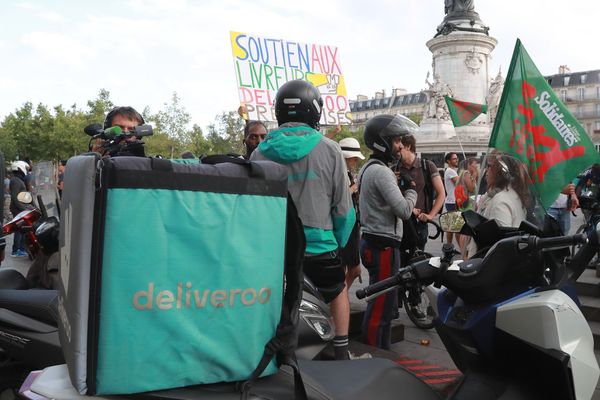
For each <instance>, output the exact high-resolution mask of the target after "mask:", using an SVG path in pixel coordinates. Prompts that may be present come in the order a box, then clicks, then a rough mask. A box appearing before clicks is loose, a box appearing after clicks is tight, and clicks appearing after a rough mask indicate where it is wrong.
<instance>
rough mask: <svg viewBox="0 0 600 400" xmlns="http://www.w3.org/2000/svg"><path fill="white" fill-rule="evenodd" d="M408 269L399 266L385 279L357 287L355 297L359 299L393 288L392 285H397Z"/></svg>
mask: <svg viewBox="0 0 600 400" xmlns="http://www.w3.org/2000/svg"><path fill="white" fill-rule="evenodd" d="M408 270H410V267H406V268H401V269H400V270H399V271H398V272H397V273H396V274H395V275H393V276H390V277H389V278H387V279H384V280H381V281H379V282H377V283H374V284H372V285H369V286H367V287H365V288H362V289H358V290H357V291H356V297H358V298H359V299H364V298H365V297H369V296H373V295H375V294H377V293H380V292H383V291H385V290H387V289H390V288H393V287H394V286H398V284H399V283H400V282H401V277H402V275H404V274H405V273H406V272H407V271H408Z"/></svg>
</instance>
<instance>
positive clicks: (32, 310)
mask: <svg viewBox="0 0 600 400" xmlns="http://www.w3.org/2000/svg"><path fill="white" fill-rule="evenodd" d="M57 305H58V293H57V291H56V290H40V289H30V290H8V289H7V290H0V308H4V309H7V310H10V311H13V312H16V313H18V314H21V315H25V316H27V317H30V318H33V319H35V320H37V321H40V322H44V323H47V324H50V325H52V326H57V322H56V321H57V318H58V308H57Z"/></svg>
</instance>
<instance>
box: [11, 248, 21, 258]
mask: <svg viewBox="0 0 600 400" xmlns="http://www.w3.org/2000/svg"><path fill="white" fill-rule="evenodd" d="M17 254H19V251H18V250H17V251H13V252H12V253H10V256H11V257H19V256H18V255H17Z"/></svg>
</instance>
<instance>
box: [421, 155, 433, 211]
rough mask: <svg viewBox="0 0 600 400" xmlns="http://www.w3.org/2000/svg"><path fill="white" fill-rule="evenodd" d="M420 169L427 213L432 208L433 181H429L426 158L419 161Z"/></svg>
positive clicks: (429, 175) (429, 171)
mask: <svg viewBox="0 0 600 400" xmlns="http://www.w3.org/2000/svg"><path fill="white" fill-rule="evenodd" d="M421 169H422V170H423V178H424V179H423V181H424V182H425V207H426V208H427V210H426V211H427V212H430V211H431V209H432V208H433V203H434V200H433V180H432V179H431V170H430V169H429V162H428V160H427V159H426V158H422V159H421Z"/></svg>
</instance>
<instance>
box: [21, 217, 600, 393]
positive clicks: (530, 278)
mask: <svg viewBox="0 0 600 400" xmlns="http://www.w3.org/2000/svg"><path fill="white" fill-rule="evenodd" d="M492 222H493V221H492ZM531 230H533V228H531V227H528V226H525V227H523V229H519V230H515V231H514V232H513V234H512V235H511V236H509V237H506V238H504V239H501V240H499V241H498V242H497V243H496V244H495V245H493V246H492V247H491V248H490V249H489V250H487V252H486V254H485V255H484V257H483V258H473V259H470V260H468V261H453V260H452V258H453V256H454V252H453V251H449V250H450V249H447V250H448V251H447V252H446V253H445V254H444V256H443V257H432V258H430V259H428V260H422V261H418V262H416V263H414V264H411V265H409V266H407V267H405V268H402V269H401V270H400V271H399V272H398V273H397V274H396V275H395V276H393V277H391V278H389V279H387V280H384V281H381V282H378V283H377V284H375V285H372V286H369V287H367V288H364V289H363V290H359V291H358V292H357V295H358V296H359V297H365V296H375V295H377V294H380V293H381V292H383V291H386V290H388V289H390V288H393V287H397V286H403V285H405V284H406V283H408V282H412V281H415V280H418V281H420V282H422V283H423V284H426V283H439V284H443V285H444V286H446V289H443V290H442V291H441V292H440V294H439V296H438V308H439V312H440V316H439V319H437V320H436V329H437V331H438V332H439V334H440V337H441V338H442V340H443V341H444V344H445V345H446V347H447V349H448V351H449V352H450V355H451V356H452V358H453V360H454V362H455V364H456V365H457V366H458V367H459V368H460V369H461V371H462V372H463V373H464V377H463V379H462V381H461V382H460V384H459V385H458V387H457V389H456V391H455V392H454V393H452V394H451V396H450V398H452V399H479V400H480V399H484V400H485V399H549V398H560V399H589V398H591V396H592V394H593V391H594V389H595V386H596V382H597V380H598V377H599V376H600V369H599V368H598V364H597V362H596V360H595V357H594V352H593V338H592V334H591V331H590V328H589V326H588V325H587V322H586V321H585V318H584V317H583V315H582V313H581V311H580V310H579V308H578V306H577V302H576V301H575V300H574V299H576V297H575V294H574V292H572V290H571V289H570V288H569V278H570V277H573V276H575V275H576V274H577V272H578V271H577V268H576V266H577V265H584V264H583V263H584V262H585V258H586V257H588V256H589V255H590V254H593V252H594V251H595V250H596V249H597V248H598V247H600V241H599V235H600V224H599V225H598V226H597V228H596V231H595V232H593V233H592V234H591V235H590V237H589V238H586V237H585V236H584V235H575V236H566V237H548V238H546V237H541V235H542V233H540V232H536V233H538V235H536V234H533V233H527V232H528V231H531ZM574 243H582V244H583V246H582V248H581V250H580V253H578V256H579V259H577V258H575V262H572V263H571V265H570V268H571V271H570V272H569V271H567V270H565V268H564V264H562V263H561V262H559V261H558V260H557V259H554V257H553V256H554V254H553V253H554V252H555V251H556V249H560V248H563V247H568V246H570V245H572V244H574ZM499 255H501V257H500V256H499ZM547 269H551V272H552V275H551V276H553V278H552V281H550V282H548V281H547V279H546V277H547V276H549V275H548V274H547ZM517 272H519V273H517ZM540 327H544V329H540ZM299 365H300V370H301V372H302V376H303V380H304V386H305V388H306V390H307V394H308V397H309V398H321V399H322V398H340V399H342V398H343V399H358V398H378V399H419V400H425V399H439V398H440V397H439V395H438V394H436V393H435V392H434V391H433V389H431V388H430V387H428V386H427V385H425V384H424V383H423V382H421V381H420V380H419V379H418V378H416V377H415V376H414V375H412V374H411V373H410V372H408V371H406V370H404V369H403V368H401V367H399V366H395V365H394V364H393V363H392V362H390V361H387V360H381V359H366V360H354V361H300V363H299ZM291 379H292V378H291V375H290V373H289V372H287V373H286V372H285V371H284V370H282V371H280V372H279V373H278V374H276V375H273V376H271V377H267V378H262V379H260V380H258V381H257V383H256V385H255V386H253V387H252V389H251V396H254V398H262V399H277V398H290V397H291V396H292V394H293V392H292V391H291V389H290V387H291V384H290V382H291ZM286 385H287V386H286ZM20 393H21V396H23V398H25V399H40V398H41V399H46V398H48V399H49V398H55V399H62V398H70V399H71V398H80V396H79V394H78V393H77V392H76V391H75V390H74V389H73V388H72V387H71V384H70V381H69V378H68V374H67V370H66V366H64V365H63V366H55V367H50V368H46V369H45V370H44V371H43V372H39V371H38V372H35V373H32V374H31V375H30V376H29V378H28V380H27V382H26V384H25V385H24V386H23V387H22V390H21V391H20ZM40 395H41V396H42V397H36V396H40ZM217 396H218V398H223V399H228V398H232V399H233V398H239V393H237V392H235V389H234V385H232V384H217V385H203V386H194V387H187V388H181V389H174V390H167V391H159V392H151V393H144V394H140V395H136V396H135V398H164V399H186V398H200V399H202V398H216V397H217ZM99 398H101V397H99Z"/></svg>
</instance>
